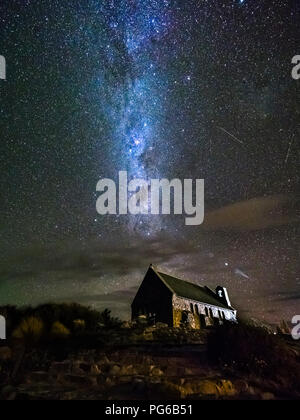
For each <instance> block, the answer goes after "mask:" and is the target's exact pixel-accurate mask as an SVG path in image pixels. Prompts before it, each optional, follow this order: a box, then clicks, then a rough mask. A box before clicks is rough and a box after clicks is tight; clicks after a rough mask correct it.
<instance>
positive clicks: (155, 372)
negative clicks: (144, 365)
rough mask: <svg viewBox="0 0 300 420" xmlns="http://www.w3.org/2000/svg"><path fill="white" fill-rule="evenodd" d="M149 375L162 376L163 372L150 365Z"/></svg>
mask: <svg viewBox="0 0 300 420" xmlns="http://www.w3.org/2000/svg"><path fill="white" fill-rule="evenodd" d="M150 376H164V372H163V371H162V370H161V369H160V368H158V367H155V366H151V367H150Z"/></svg>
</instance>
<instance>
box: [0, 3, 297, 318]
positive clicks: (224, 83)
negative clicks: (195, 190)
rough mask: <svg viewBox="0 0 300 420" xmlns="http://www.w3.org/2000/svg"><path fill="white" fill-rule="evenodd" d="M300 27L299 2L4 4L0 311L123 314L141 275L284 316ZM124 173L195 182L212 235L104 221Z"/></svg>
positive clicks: (291, 290) (127, 220)
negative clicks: (76, 308) (100, 195)
mask: <svg viewBox="0 0 300 420" xmlns="http://www.w3.org/2000/svg"><path fill="white" fill-rule="evenodd" d="M12 3H13V4H12ZM299 17H300V8H299V2H298V1H297V0H276V1H275V0H274V1H273V0H244V1H241V0H228V1H223V0H209V1H206V0H201V1H200V0H188V1H182V0H180V1H179V0H178V1H177V0H172V1H171V0H170V1H168V0H162V1H157V0H127V1H125V0H107V1H104V0H103V1H99V0H97V1H96V0H91V1H88V2H85V1H82V0H72V2H62V1H51V2H50V1H46V0H38V1H32V0H24V1H21V0H16V1H14V2H11V1H8V0H2V1H1V5H0V39H1V50H0V54H1V55H3V56H5V58H6V61H7V81H5V82H4V81H0V130H1V142H0V159H1V181H2V182H1V186H0V194H1V204H0V207H1V216H2V220H1V229H0V235H1V236H0V241H1V249H2V253H1V256H0V303H17V304H26V303H31V302H34V303H38V302H40V301H45V300H67V299H69V300H72V299H75V300H78V301H82V302H84V303H89V304H92V305H94V306H97V307H103V305H110V306H111V307H112V308H113V309H114V308H117V310H119V312H121V313H122V315H124V314H125V313H126V314H127V312H128V308H129V302H130V297H132V295H133V293H134V291H135V290H136V287H137V286H138V283H139V282H140V280H141V278H142V275H143V273H144V271H145V270H146V268H147V265H148V264H149V263H150V262H153V263H156V264H158V265H159V266H160V267H161V268H162V269H165V270H167V271H170V272H172V273H174V274H176V273H178V274H179V275H182V276H184V277H185V278H191V279H192V280H193V281H198V282H201V283H204V284H208V285H211V286H215V285H216V284H217V283H224V285H227V286H228V288H229V289H230V290H231V294H233V298H234V300H235V301H236V304H237V305H238V306H239V307H241V308H242V309H243V310H244V312H245V313H248V314H251V315H255V316H261V317H265V318H267V319H271V320H274V319H276V320H277V319H280V318H281V317H286V318H290V317H291V316H293V315H294V314H295V313H294V312H295V311H297V308H298V306H299V305H298V302H299V290H300V279H299V239H298V238H299V205H298V204H299V201H298V195H297V194H298V186H299V181H300V172H299V115H300V111H299V104H300V90H299V81H295V80H293V79H292V77H291V71H292V64H291V60H292V57H293V56H295V55H297V54H300V51H299ZM121 170H126V171H128V173H129V176H130V177H131V178H134V177H138V178H142V179H150V178H168V179H173V178H179V179H184V178H191V179H202V178H203V179H205V188H206V192H205V196H206V218H207V223H206V224H205V225H204V226H203V227H201V228H199V227H186V226H185V223H184V216H183V217H180V216H177V217H175V216H174V217H173V216H170V217H168V216H139V217H132V216H130V217H127V216H107V217H102V216H99V215H98V214H97V212H96V200H97V193H96V185H97V182H98V181H99V179H100V178H101V177H105V178H112V179H115V180H117V176H118V172H119V171H121ZM235 203H237V204H236V206H235ZM232 205H233V207H231V206H232ZM232 212H233V213H232ZM232 214H233V215H234V216H232ZM245 214H246V217H245ZM75 292H76V293H75ZM109 297H110V298H109ZM120 302H121V303H122V304H123V309H122V310H120V308H119V303H120ZM257 302H259V304H256V303H257Z"/></svg>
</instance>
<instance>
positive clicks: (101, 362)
mask: <svg viewBox="0 0 300 420" xmlns="http://www.w3.org/2000/svg"><path fill="white" fill-rule="evenodd" d="M109 364H110V360H109V359H108V357H107V356H106V355H103V356H102V357H101V358H100V359H99V360H98V365H100V366H101V365H109Z"/></svg>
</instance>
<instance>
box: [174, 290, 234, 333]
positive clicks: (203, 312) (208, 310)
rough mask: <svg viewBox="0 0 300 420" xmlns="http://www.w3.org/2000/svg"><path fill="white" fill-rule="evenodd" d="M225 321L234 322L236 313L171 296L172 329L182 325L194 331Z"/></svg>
mask: <svg viewBox="0 0 300 420" xmlns="http://www.w3.org/2000/svg"><path fill="white" fill-rule="evenodd" d="M224 320H225V321H232V322H235V321H236V312H235V311H230V310H227V309H223V308H218V307H215V306H212V305H208V304H202V303H199V302H197V301H195V300H191V299H184V298H181V297H178V296H176V295H174V296H173V323H174V327H180V326H182V325H183V324H186V325H189V326H190V327H191V328H194V329H201V328H205V327H209V326H212V325H214V324H216V323H219V324H222V322H224Z"/></svg>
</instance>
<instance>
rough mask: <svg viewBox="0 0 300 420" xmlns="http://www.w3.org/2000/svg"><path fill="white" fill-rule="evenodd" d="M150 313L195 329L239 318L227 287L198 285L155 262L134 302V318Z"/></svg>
mask: <svg viewBox="0 0 300 420" xmlns="http://www.w3.org/2000/svg"><path fill="white" fill-rule="evenodd" d="M141 316H143V317H147V318H149V319H152V320H153V322H155V323H157V322H162V323H164V324H168V325H169V326H170V327H181V326H190V327H191V328H194V329H201V328H206V327H210V326H214V325H222V324H223V323H224V322H226V321H229V322H237V311H236V310H235V309H234V308H233V307H232V306H231V303H230V300H229V296H228V293H227V290H226V288H225V287H221V286H218V287H217V288H216V291H215V292H214V291H213V290H211V289H210V288H208V287H206V286H204V287H202V286H198V285H196V284H193V283H189V282H186V281H184V280H180V279H178V278H176V277H172V276H170V275H168V274H164V273H162V272H160V271H158V270H157V269H155V267H153V266H152V265H150V268H149V270H148V272H147V274H146V276H145V278H144V280H143V282H142V284H141V286H140V288H139V290H138V292H137V295H136V297H135V298H134V300H133V303H132V320H136V319H138V318H139V317H141Z"/></svg>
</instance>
